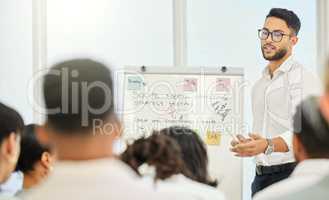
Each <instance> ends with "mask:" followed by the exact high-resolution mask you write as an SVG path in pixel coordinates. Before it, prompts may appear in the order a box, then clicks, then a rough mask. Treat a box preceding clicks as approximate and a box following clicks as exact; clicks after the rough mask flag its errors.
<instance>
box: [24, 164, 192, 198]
mask: <svg viewBox="0 0 329 200" xmlns="http://www.w3.org/2000/svg"><path fill="white" fill-rule="evenodd" d="M21 198H22V199H23V200H46V199H47V200H59V199H60V200H72V199H77V200H92V199H97V200H110V199H113V200H132V199H136V200H155V199H157V200H158V199H159V200H168V199H177V200H182V199H188V197H184V196H180V195H178V194H176V193H174V192H172V193H170V194H162V193H158V192H155V191H154V190H153V188H152V187H151V185H149V184H145V182H144V181H142V179H141V178H139V177H137V176H136V174H135V172H133V171H132V170H131V169H130V168H129V167H128V166H126V165H125V164H123V163H122V162H120V161H117V160H114V159H104V160H91V161H60V162H58V163H57V164H56V165H55V166H54V171H53V172H52V174H51V175H50V177H49V178H48V180H47V181H45V183H43V184H42V185H41V186H40V187H39V188H33V189H31V190H29V191H26V192H23V194H22V195H21Z"/></svg>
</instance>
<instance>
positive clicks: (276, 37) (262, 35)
mask: <svg viewBox="0 0 329 200" xmlns="http://www.w3.org/2000/svg"><path fill="white" fill-rule="evenodd" d="M269 35H271V38H272V41H273V42H281V40H282V38H283V36H290V35H289V34H285V33H282V32H280V31H273V32H270V31H268V30H266V29H258V37H259V39H261V40H266V39H267V38H268V36H269Z"/></svg>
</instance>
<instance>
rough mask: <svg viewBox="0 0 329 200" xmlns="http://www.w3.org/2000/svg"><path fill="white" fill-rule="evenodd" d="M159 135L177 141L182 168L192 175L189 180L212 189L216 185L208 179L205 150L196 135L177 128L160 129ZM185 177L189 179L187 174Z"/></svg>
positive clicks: (215, 182) (186, 129)
mask: <svg viewBox="0 0 329 200" xmlns="http://www.w3.org/2000/svg"><path fill="white" fill-rule="evenodd" d="M160 133H161V134H164V135H167V136H169V137H170V138H172V139H174V140H175V141H177V143H178V144H179V146H180V148H181V151H182V155H181V156H182V158H183V161H184V166H185V168H187V169H188V171H189V172H191V174H192V175H193V176H192V177H190V178H191V179H193V180H195V181H197V182H200V183H204V184H207V185H210V186H214V187H216V186H217V185H218V183H217V181H216V180H215V181H212V180H210V179H209V173H208V154H207V150H206V147H205V144H204V143H203V141H202V140H201V139H200V137H199V136H198V134H197V133H195V132H194V131H193V130H191V129H189V128H185V127H179V126H174V127H170V128H165V129H162V130H161V131H160ZM185 176H188V177H189V175H188V174H186V175H185Z"/></svg>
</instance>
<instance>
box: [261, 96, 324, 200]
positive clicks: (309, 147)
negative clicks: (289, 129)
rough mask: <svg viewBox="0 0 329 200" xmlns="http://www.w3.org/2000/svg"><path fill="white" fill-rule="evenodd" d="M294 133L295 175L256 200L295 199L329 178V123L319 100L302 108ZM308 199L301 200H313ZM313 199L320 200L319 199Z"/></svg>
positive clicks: (296, 116) (303, 103) (295, 121)
mask: <svg viewBox="0 0 329 200" xmlns="http://www.w3.org/2000/svg"><path fill="white" fill-rule="evenodd" d="M324 100H325V99H324V98H322V99H321V101H324ZM294 133H295V134H294V138H293V149H294V153H295V157H296V159H297V161H298V162H299V164H298V165H297V167H296V169H295V171H294V172H293V173H292V175H291V176H290V177H289V178H288V179H286V180H283V181H281V182H279V183H276V184H274V185H272V186H270V187H268V188H266V189H264V190H263V191H261V192H259V193H258V194H256V196H255V200H265V199H266V200H271V199H286V197H288V196H291V197H292V196H293V195H294V194H299V193H300V192H302V191H304V190H305V189H309V188H312V187H313V186H314V185H317V184H318V183H319V181H321V180H322V179H323V177H325V176H328V175H329V121H328V120H327V119H326V117H325V115H324V112H322V110H321V109H320V101H319V98H317V97H310V98H308V99H307V100H305V101H303V102H302V104H301V105H300V106H299V107H298V109H297V112H296V115H295V117H294ZM321 184H323V183H321ZM308 191H309V190H308ZM304 194H305V193H304ZM306 197H307V196H304V197H301V199H300V200H303V199H304V200H306V199H307V200H308V199H311V198H310V196H309V195H308V197H309V198H306ZM312 198H313V199H316V200H318V199H319V198H316V196H313V197H312ZM322 199H323V198H322ZM326 199H328V196H326Z"/></svg>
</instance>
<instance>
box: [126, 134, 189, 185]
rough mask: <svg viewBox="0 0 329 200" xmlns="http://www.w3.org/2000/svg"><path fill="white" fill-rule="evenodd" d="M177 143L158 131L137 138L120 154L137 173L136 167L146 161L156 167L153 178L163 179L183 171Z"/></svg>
mask: <svg viewBox="0 0 329 200" xmlns="http://www.w3.org/2000/svg"><path fill="white" fill-rule="evenodd" d="M180 154H181V151H180V148H179V146H178V144H177V143H176V142H175V141H174V140H172V139H171V138H169V137H168V136H166V135H161V134H159V133H158V132H153V134H152V135H151V136H150V137H148V138H140V139H137V140H136V141H135V142H134V143H133V144H131V145H128V147H127V149H126V150H125V151H124V152H123V153H122V154H121V160H122V161H123V162H125V163H127V164H128V165H129V166H130V167H132V169H133V170H134V171H135V172H136V173H137V174H139V175H141V174H140V173H139V171H138V168H139V167H140V166H141V165H143V164H144V163H147V164H148V165H150V166H154V167H155V169H156V177H155V179H161V180H164V179H166V178H169V177H171V176H172V175H175V174H180V173H182V172H183V171H184V169H183V167H184V165H183V160H182V159H181V156H180Z"/></svg>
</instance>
